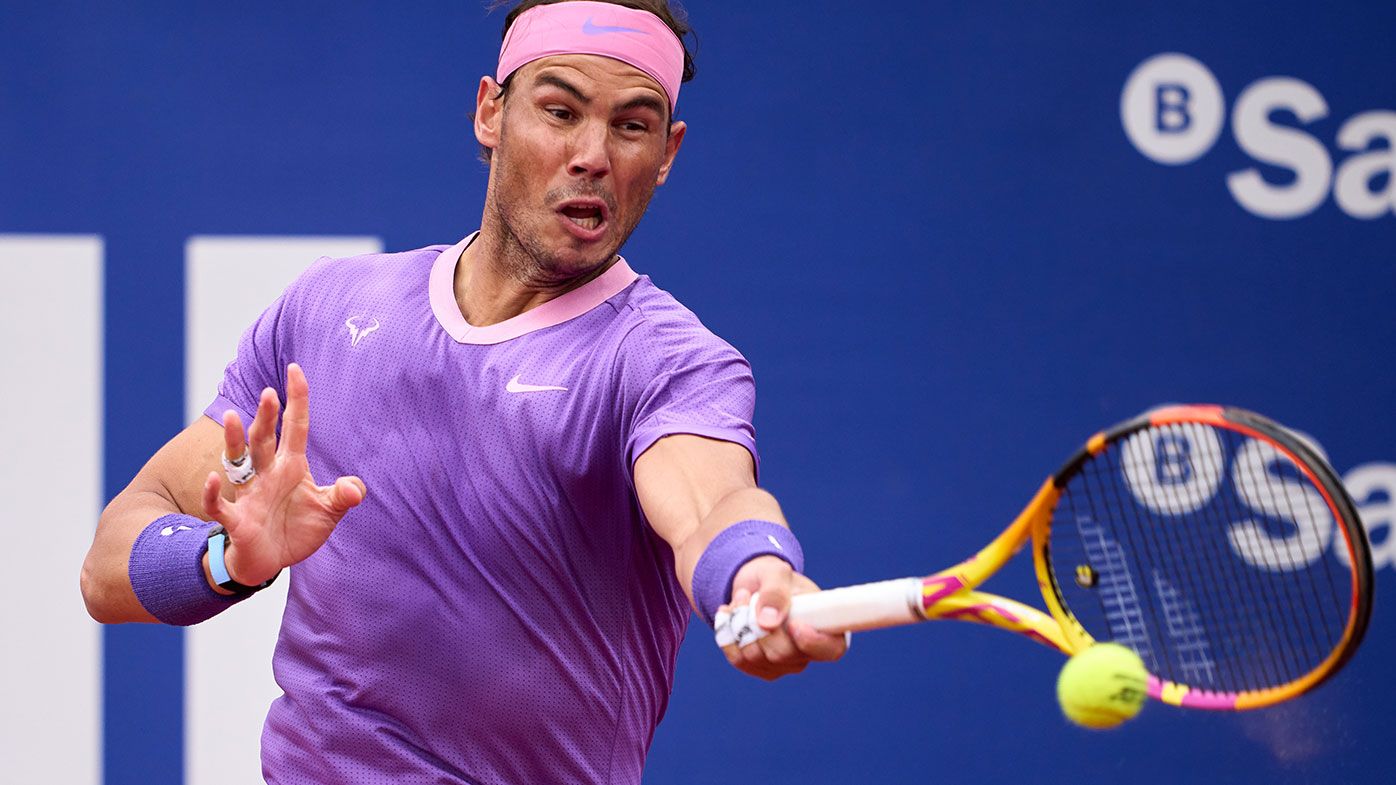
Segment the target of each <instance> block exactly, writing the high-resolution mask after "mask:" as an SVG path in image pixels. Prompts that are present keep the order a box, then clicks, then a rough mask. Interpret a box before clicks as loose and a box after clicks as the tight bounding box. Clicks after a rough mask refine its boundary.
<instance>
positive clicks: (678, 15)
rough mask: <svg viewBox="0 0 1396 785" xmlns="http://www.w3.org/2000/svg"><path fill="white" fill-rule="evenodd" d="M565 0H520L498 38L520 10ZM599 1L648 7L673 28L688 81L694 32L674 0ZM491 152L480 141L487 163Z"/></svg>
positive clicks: (502, 89) (504, 0)
mask: <svg viewBox="0 0 1396 785" xmlns="http://www.w3.org/2000/svg"><path fill="white" fill-rule="evenodd" d="M568 1H569V0H523V2H521V3H519V4H518V5H516V6H514V7H513V8H512V9H511V10H510V11H509V14H508V15H507V16H505V17H504V29H503V30H502V31H500V34H499V37H500V39H501V40H502V39H503V38H504V36H506V35H508V34H509V28H510V27H512V26H513V24H514V20H515V19H518V18H519V14H522V13H523V12H525V11H527V10H529V9H530V8H536V7H538V6H540V5H553V4H555V3H566V2H568ZM511 2H513V0H496V1H495V2H493V3H490V6H489V9H490V10H491V11H496V10H498V9H500V8H503V7H504V6H507V5H509V3H511ZM601 2H605V3H613V4H615V5H623V6H625V7H626V8H634V9H636V10H638V11H648V12H650V13H651V14H654V15H655V16H657V17H659V19H660V21H662V22H664V24H666V25H668V26H669V29H670V30H673V31H674V35H676V36H678V39H679V43H680V44H682V45H683V79H682V80H681V81H684V82H688V81H690V80H692V79H693V77H694V75H695V74H696V73H697V68H696V67H695V66H694V64H693V53H692V51H690V49H689V47H688V42H687V41H685V40H684V38H685V37H687V36H688V35H690V34H691V33H692V32H693V28H691V27H689V26H688V15H687V14H686V13H685V12H684V10H683V7H682V6H680V5H679V4H678V2H677V1H676V0H675V2H670V0H601ZM513 78H514V77H513V74H510V75H509V77H508V78H507V79H505V80H504V82H503V83H502V84H501V85H500V86H499V95H497V96H495V97H496V98H503V97H504V94H505V93H507V92H508V91H509V83H510V82H511V81H513ZM676 108H677V107H676ZM473 116H474V115H472V117H473ZM493 154H494V150H492V149H490V148H488V147H486V146H484V145H480V160H481V161H483V162H485V163H489V161H490V156H491V155H493Z"/></svg>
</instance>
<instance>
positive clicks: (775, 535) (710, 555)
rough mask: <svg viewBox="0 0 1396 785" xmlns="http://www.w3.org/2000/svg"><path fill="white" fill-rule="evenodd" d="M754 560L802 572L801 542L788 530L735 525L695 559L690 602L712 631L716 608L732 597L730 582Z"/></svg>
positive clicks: (766, 523)
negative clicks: (770, 558)
mask: <svg viewBox="0 0 1396 785" xmlns="http://www.w3.org/2000/svg"><path fill="white" fill-rule="evenodd" d="M757 556H775V557H777V558H780V559H784V560H785V561H786V562H788V563H789V564H790V566H791V567H793V568H795V572H802V571H804V569H805V554H804V551H802V550H800V541H799V540H797V539H795V535H794V534H792V533H791V532H790V530H789V529H787V528H785V527H784V526H781V525H780V524H778V523H771V522H770V521H760V520H748V521H741V522H739V523H734V524H732V525H731V526H728V527H727V528H726V529H723V530H722V531H721V532H719V533H718V535H717V536H716V537H714V538H713V541H712V542H710V543H708V548H707V550H705V551H703V555H702V556H700V557H698V566H697V567H695V568H694V569H693V600H694V602H696V603H698V612H699V613H700V614H702V616H703V620H704V621H706V622H707V623H708V626H709V627H711V626H712V624H713V616H715V615H716V614H717V609H718V606H720V605H722V604H723V603H725V602H727V600H728V599H730V598H731V596H732V581H733V579H735V578H736V577H737V571H738V570H740V569H741V568H742V565H743V564H746V563H747V562H749V561H751V560H752V559H755V558H756V557H757Z"/></svg>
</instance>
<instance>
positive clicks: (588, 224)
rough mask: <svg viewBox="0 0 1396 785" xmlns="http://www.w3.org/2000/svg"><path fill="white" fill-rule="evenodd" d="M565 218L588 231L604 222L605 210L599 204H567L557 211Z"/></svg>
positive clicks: (593, 229)
mask: <svg viewBox="0 0 1396 785" xmlns="http://www.w3.org/2000/svg"><path fill="white" fill-rule="evenodd" d="M559 212H561V213H562V215H563V216H564V217H565V218H567V220H569V221H571V222H572V223H574V224H576V225H577V226H578V227H580V228H582V229H585V230H586V231H588V232H591V231H595V230H596V229H598V228H600V226H601V225H602V224H604V223H606V211H605V210H604V209H603V208H602V207H601V205H599V204H568V205H563V207H562V209H561V210H560V211H559Z"/></svg>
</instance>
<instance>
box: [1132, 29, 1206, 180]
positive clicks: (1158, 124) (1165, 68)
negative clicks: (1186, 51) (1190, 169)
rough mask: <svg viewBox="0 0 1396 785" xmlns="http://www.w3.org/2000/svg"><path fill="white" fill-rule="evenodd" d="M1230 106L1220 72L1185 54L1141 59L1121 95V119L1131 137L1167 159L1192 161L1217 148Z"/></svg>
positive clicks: (1158, 157) (1163, 160) (1157, 156)
mask: <svg viewBox="0 0 1396 785" xmlns="http://www.w3.org/2000/svg"><path fill="white" fill-rule="evenodd" d="M1224 110H1225V107H1224V106H1223V102H1222V91H1221V85H1219V84H1217V79H1216V77H1214V76H1212V72H1211V71H1209V70H1207V66H1205V65H1203V64H1202V63H1199V62H1198V61H1196V60H1194V59H1192V58H1191V57H1188V56H1187V55H1182V54H1173V53H1169V54H1161V55H1155V56H1153V57H1150V58H1149V59H1148V60H1145V61H1144V62H1143V63H1140V64H1139V67H1138V68H1135V69H1134V73H1132V74H1130V75H1129V79H1128V80H1127V81H1126V82H1125V89H1124V93H1123V94H1122V95H1121V96H1120V120H1121V121H1122V122H1123V123H1124V126H1125V133H1126V134H1128V135H1129V140H1130V142H1132V143H1133V144H1134V146H1135V147H1136V148H1138V150H1139V152H1141V153H1143V154H1144V155H1147V156H1148V157H1150V158H1152V159H1153V160H1155V161H1157V162H1159V163H1161V164H1171V165H1177V164H1185V163H1189V162H1191V161H1195V160H1197V159H1198V158H1200V157H1201V156H1202V155H1203V154H1204V153H1206V152H1207V151H1208V150H1210V149H1212V145H1213V144H1215V143H1216V141H1217V135H1218V134H1220V133H1221V127H1222V120H1223V116H1224V114H1225V111H1224Z"/></svg>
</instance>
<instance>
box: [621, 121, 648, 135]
mask: <svg viewBox="0 0 1396 785" xmlns="http://www.w3.org/2000/svg"><path fill="white" fill-rule="evenodd" d="M620 127H621V128H622V129H623V130H626V131H633V132H635V133H640V134H642V133H644V132H645V131H648V130H649V128H647V127H646V126H645V124H644V123H621V124H620Z"/></svg>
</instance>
